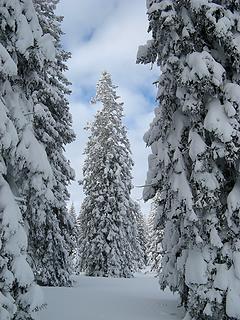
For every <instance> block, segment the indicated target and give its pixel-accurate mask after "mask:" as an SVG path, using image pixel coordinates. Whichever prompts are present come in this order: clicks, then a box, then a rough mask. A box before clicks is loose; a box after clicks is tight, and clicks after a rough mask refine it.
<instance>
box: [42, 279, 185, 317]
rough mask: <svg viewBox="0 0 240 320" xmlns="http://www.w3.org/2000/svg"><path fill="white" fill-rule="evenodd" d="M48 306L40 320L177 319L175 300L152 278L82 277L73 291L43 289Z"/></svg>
mask: <svg viewBox="0 0 240 320" xmlns="http://www.w3.org/2000/svg"><path fill="white" fill-rule="evenodd" d="M44 293H45V298H46V301H47V303H48V307H47V308H46V309H45V310H43V311H41V312H40V313H39V315H38V318H39V320H179V319H182V316H183V311H182V310H181V308H178V307H177V305H178V303H179V300H178V297H177V295H176V296H173V295H172V294H171V293H170V292H168V291H165V292H163V291H160V289H159V286H158V281H157V279H156V278H153V277H141V276H138V277H136V278H132V279H115V278H90V277H85V276H81V277H80V279H79V285H78V286H77V287H74V288H45V289H44Z"/></svg>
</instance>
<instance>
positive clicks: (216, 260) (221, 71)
mask: <svg viewBox="0 0 240 320" xmlns="http://www.w3.org/2000/svg"><path fill="white" fill-rule="evenodd" d="M147 7H148V16H149V21H150V27H149V30H150V31H151V32H152V38H153V39H152V40H150V41H149V42H148V43H147V44H146V45H145V46H141V47H140V48H139V52H138V62H140V63H154V62H157V64H158V65H159V66H160V67H161V72H162V74H161V77H160V80H159V91H158V95H157V99H158V101H159V107H158V108H157V109H156V111H155V118H154V120H153V122H152V124H151V127H150V129H149V131H148V132H147V133H146V135H145V141H146V143H147V145H148V146H151V148H152V155H151V156H150V158H149V171H148V178H147V183H146V185H147V186H146V188H145V190H144V198H145V200H147V199H149V198H152V197H153V196H154V195H155V194H156V192H161V191H165V192H166V196H165V199H166V201H165V203H164V208H163V212H164V215H165V217H164V219H163V220H164V225H165V230H164V240H163V251H164V257H163V269H162V272H161V277H160V282H161V285H162V287H166V286H167V285H168V286H170V288H171V289H172V290H177V291H178V292H179V293H180V295H181V297H182V300H183V301H184V303H185V305H186V308H187V314H186V319H240V305H239V303H238V302H237V297H239V295H240V275H239V265H240V240H239V237H240V227H239V212H240V201H239V190H240V180H239V158H240V149H239V148H240V144H239V141H240V131H239V129H240V117H239V108H240V45H239V39H240V23H239V21H240V3H239V1H236V0H231V1H226V0H215V1H212V0H198V1H196V0H185V1H183V0H181V1H173V0H162V1H155V0H148V1H147Z"/></svg>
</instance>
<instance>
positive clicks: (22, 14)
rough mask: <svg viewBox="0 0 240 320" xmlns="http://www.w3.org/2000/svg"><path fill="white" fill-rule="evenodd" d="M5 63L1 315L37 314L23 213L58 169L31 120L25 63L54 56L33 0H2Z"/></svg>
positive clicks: (0, 48) (0, 77)
mask: <svg viewBox="0 0 240 320" xmlns="http://www.w3.org/2000/svg"><path fill="white" fill-rule="evenodd" d="M0 17H1V26H0V28H1V44H0V56H1V59H0V60H1V62H0V65H1V68H0V83H1V85H0V88H1V89H0V101H1V102H0V145H1V155H0V213H1V224H0V238H1V239H0V240H1V253H0V279H1V285H0V295H1V299H0V319H1V320H10V319H15V320H25V319H29V320H30V319H33V318H34V314H33V312H34V311H36V310H38V308H39V307H40V306H41V305H42V301H41V292H40V289H39V288H38V287H37V286H36V285H35V284H34V274H33V272H32V270H31V268H30V266H29V264H28V263H27V234H26V231H29V225H28V224H27V223H24V222H25V221H23V218H22V214H24V215H25V213H26V209H27V198H28V195H29V193H30V190H38V191H40V190H41V193H42V194H48V197H51V186H52V184H53V174H52V170H51V168H50V165H49V162H48V159H47V155H46V152H45V150H44V148H43V146H42V145H41V144H40V143H39V142H38V141H37V139H36V137H35V133H34V129H33V125H32V121H31V120H32V113H33V109H34V102H33V99H32V97H31V95H29V91H28V88H27V83H26V79H25V77H24V75H25V71H26V69H28V68H29V67H30V66H31V65H34V64H35V63H36V62H38V65H39V67H40V68H41V67H42V63H43V62H44V61H47V60H49V55H48V52H47V50H46V49H47V44H46V43H45V42H44V37H43V33H42V30H41V27H40V25H39V22H38V19H37V16H36V12H35V10H34V7H33V3H32V1H31V0H23V1H19V0H14V1H8V0H6V1H2V2H1V13H0Z"/></svg>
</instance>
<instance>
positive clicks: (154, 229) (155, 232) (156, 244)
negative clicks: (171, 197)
mask: <svg viewBox="0 0 240 320" xmlns="http://www.w3.org/2000/svg"><path fill="white" fill-rule="evenodd" d="M159 205H160V202H159V197H158V196H156V197H155V198H154V200H153V202H152V203H151V210H150V213H149V216H148V239H147V240H148V241H147V256H148V265H149V266H150V270H151V271H153V272H156V273H157V274H159V273H160V270H161V258H162V240H163V226H162V221H161V219H160V216H159V213H160V212H161V210H160V206H159Z"/></svg>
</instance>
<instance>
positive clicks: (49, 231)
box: [23, 0, 76, 286]
mask: <svg viewBox="0 0 240 320" xmlns="http://www.w3.org/2000/svg"><path fill="white" fill-rule="evenodd" d="M57 3H58V1H56V0H52V1H49V0H48V1H44V0H34V6H35V9H36V12H37V16H38V19H39V23H40V26H41V28H42V30H43V37H42V42H44V44H45V48H44V50H45V53H46V54H48V57H49V59H48V60H44V61H39V59H38V56H36V57H35V60H34V64H31V65H30V64H26V67H25V68H24V70H23V76H24V78H25V81H26V84H27V88H26V90H27V91H28V94H29V95H31V96H32V100H33V102H34V109H33V119H32V121H33V128H34V132H35V136H36V138H37V140H38V141H39V142H40V143H41V145H42V146H43V147H44V149H45V151H46V154H47V160H48V163H49V166H50V168H51V172H52V181H51V184H50V183H49V181H48V180H49V179H46V180H47V181H46V182H45V184H46V191H45V192H43V190H41V189H34V188H33V189H30V190H29V192H28V196H27V211H26V219H27V221H28V225H29V256H30V261H31V264H32V267H33V269H34V273H35V277H36V280H37V282H38V283H40V284H41V285H47V286H66V285H70V284H71V281H70V275H71V274H72V273H73V266H72V259H71V255H72V253H73V250H74V248H75V240H76V239H75V235H74V224H73V221H72V219H71V217H70V216H69V214H68V210H67V206H66V201H67V200H68V199H69V194H68V191H67V185H68V184H69V183H70V181H71V180H72V179H73V177H74V174H73V170H72V169H71V168H70V166H69V162H68V161H67V160H66V159H65V156H64V150H65V146H66V144H68V143H70V142H72V141H73V139H74V134H73V132H72V129H71V124H72V121H71V116H70V114H69V107H68V101H67V98H66V95H67V94H69V93H70V91H69V89H68V86H69V82H68V81H67V79H66V78H65V76H64V74H63V73H64V71H66V70H67V67H66V65H65V62H66V61H67V59H68V57H69V53H67V52H65V51H64V50H63V49H62V48H61V44H60V36H61V34H62V32H61V26H60V23H61V20H62V18H61V17H58V16H56V15H55V13H54V10H55V9H56V4H57ZM37 59H38V60H37Z"/></svg>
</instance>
